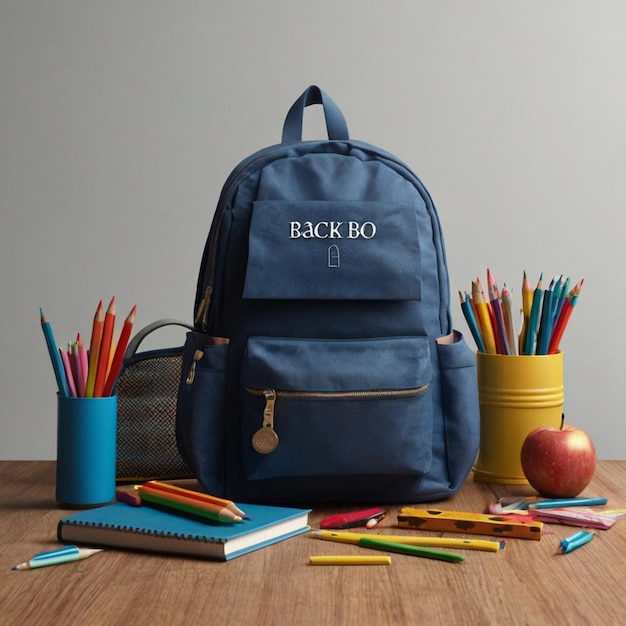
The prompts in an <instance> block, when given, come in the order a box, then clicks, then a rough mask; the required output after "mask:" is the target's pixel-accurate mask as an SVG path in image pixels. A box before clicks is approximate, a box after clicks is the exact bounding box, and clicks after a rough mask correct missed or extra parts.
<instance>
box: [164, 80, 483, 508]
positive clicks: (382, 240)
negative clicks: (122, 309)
mask: <svg viewBox="0 0 626 626" xmlns="http://www.w3.org/2000/svg"><path fill="white" fill-rule="evenodd" d="M312 104H321V105H322V106H323V110H324V115H325V119H326V126H327V131H328V137H329V139H328V140H323V141H302V124H303V116H304V110H305V107H307V106H309V105H312ZM176 431H177V440H178V447H179V449H180V452H181V455H182V457H183V458H184V459H185V460H186V461H187V463H188V464H189V465H190V467H191V468H192V469H193V471H194V472H195V474H196V476H197V478H198V480H199V481H200V482H201V484H202V485H203V487H204V488H205V489H206V490H207V491H208V492H209V493H212V494H214V495H221V496H225V497H228V498H230V499H233V500H238V501H239V502H262V503H268V504H303V505H306V504H311V503H313V502H332V501H341V502H418V501H427V500H435V499H440V498H445V497H447V496H450V495H451V494H453V493H454V492H455V491H456V490H457V489H458V488H459V487H460V485H461V484H462V483H463V481H464V479H465V477H466V476H467V474H468V472H469V470H470V468H471V466H472V463H473V462H474V458H475V455H476V452H477V448H478V436H479V416H478V394H477V388H476V373H475V356H474V354H473V352H472V350H471V349H470V348H469V346H468V345H467V344H466V343H465V341H464V339H463V337H462V336H461V334H460V333H459V332H457V331H455V330H453V328H452V321H451V315H450V288H449V282H448V271H447V267H446V256H445V250H444V244H443V239H442V233H441V227H440V224H439V219H438V216H437V212H436V209H435V206H434V204H433V201H432V200H431V198H430V195H429V194H428V192H427V191H426V189H425V188H424V186H423V185H422V183H421V182H420V180H419V179H418V178H417V177H416V176H415V174H413V173H412V172H411V170H410V169H409V168H407V166H406V165H404V164H403V163H402V162H401V161H399V160H398V159H397V158H396V157H394V156H392V155H391V154H388V153H386V152H384V151H382V150H380V149H378V148H376V147H374V146H371V145H369V144H367V143H364V142H360V141H353V140H351V139H350V138H349V135H348V128H347V125H346V122H345V119H344V117H343V115H342V113H341V111H340V110H339V109H338V108H337V105H336V104H335V103H334V102H333V101H332V100H331V99H330V98H329V96H328V95H327V94H326V93H325V92H323V91H321V90H320V89H319V88H318V87H316V86H311V87H309V88H308V89H307V90H306V91H305V92H304V93H303V94H302V96H301V97H300V98H299V99H298V100H297V101H296V102H295V104H294V105H293V106H292V107H291V109H290V110H289V112H288V114H287V117H286V120H285V124H284V127H283V135H282V142H281V143H280V144H278V145H275V146H272V147H269V148H265V149H263V150H260V151H259V152H257V153H255V154H253V155H252V156H250V157H249V158H247V159H245V160H244V161H243V162H242V163H240V164H239V166H238V167H236V168H235V170H234V171H233V172H232V174H231V175H230V176H229V178H228V179H227V181H226V183H225V185H224V187H223V190H222V193H221V196H220V199H219V203H218V206H217V209H216V212H215V215H214V217H213V222H212V226H211V230H210V233H209V237H208V241H207V243H206V247H205V249H204V254H203V257H202V262H201V267H200V274H199V278H198V285H197V294H196V301H195V323H194V331H192V332H190V333H189V334H188V335H187V340H186V344H185V347H184V354H183V364H182V375H181V381H180V386H179V392H178V403H177V421H176Z"/></svg>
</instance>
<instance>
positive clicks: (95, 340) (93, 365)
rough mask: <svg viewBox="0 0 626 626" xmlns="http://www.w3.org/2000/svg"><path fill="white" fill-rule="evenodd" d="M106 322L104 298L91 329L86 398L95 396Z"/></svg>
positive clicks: (99, 304)
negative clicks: (103, 305)
mask: <svg viewBox="0 0 626 626" xmlns="http://www.w3.org/2000/svg"><path fill="white" fill-rule="evenodd" d="M103 324H104V309H103V308H102V300H100V302H99V303H98V308H97V309H96V314H95V315H94V318H93V327H92V329H91V342H90V344H89V367H88V369H87V382H86V384H85V398H93V388H94V384H95V382H96V372H97V370H98V353H99V352H100V342H101V341H102V326H103Z"/></svg>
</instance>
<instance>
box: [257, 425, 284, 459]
mask: <svg viewBox="0 0 626 626" xmlns="http://www.w3.org/2000/svg"><path fill="white" fill-rule="evenodd" d="M252 447H253V448H254V449H255V450H256V451H257V452H258V453H259V454H269V453H270V452H274V450H276V448H277V447H278V435H277V434H276V431H275V430H274V429H273V428H272V427H271V426H264V427H263V428H260V429H259V430H257V431H256V432H255V433H254V435H252Z"/></svg>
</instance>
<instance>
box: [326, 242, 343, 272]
mask: <svg viewBox="0 0 626 626" xmlns="http://www.w3.org/2000/svg"><path fill="white" fill-rule="evenodd" d="M328 267H341V259H340V258H339V248H338V247H337V246H336V245H335V244H333V245H332V246H328Z"/></svg>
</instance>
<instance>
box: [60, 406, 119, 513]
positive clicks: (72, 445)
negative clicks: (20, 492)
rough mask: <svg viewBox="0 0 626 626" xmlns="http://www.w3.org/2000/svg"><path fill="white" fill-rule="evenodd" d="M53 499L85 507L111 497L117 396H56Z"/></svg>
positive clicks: (113, 477)
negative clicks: (55, 450) (55, 453)
mask: <svg viewBox="0 0 626 626" xmlns="http://www.w3.org/2000/svg"><path fill="white" fill-rule="evenodd" d="M57 398H58V399H57V473H56V499H57V501H58V502H59V504H60V505H62V506H66V507H71V508H87V507H92V506H99V505H103V504H109V503H110V502H112V501H113V500H115V458H116V455H115V448H116V436H117V396H110V397H106V398H72V397H65V396H60V395H59V396H57Z"/></svg>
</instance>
